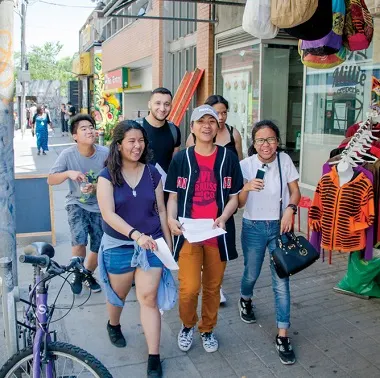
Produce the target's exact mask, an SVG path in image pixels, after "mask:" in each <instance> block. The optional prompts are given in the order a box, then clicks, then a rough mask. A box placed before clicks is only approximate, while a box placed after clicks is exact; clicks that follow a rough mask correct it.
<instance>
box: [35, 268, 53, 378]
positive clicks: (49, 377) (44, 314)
mask: <svg viewBox="0 0 380 378" xmlns="http://www.w3.org/2000/svg"><path fill="white" fill-rule="evenodd" d="M43 278H44V277H43V275H42V274H41V268H39V267H36V277H35V280H36V282H35V288H34V290H33V291H32V292H31V294H30V300H31V302H32V300H33V297H35V299H36V313H37V324H36V328H37V329H36V334H35V335H34V338H33V377H34V378H40V376H41V375H40V364H41V345H42V343H44V358H46V357H47V346H48V344H49V343H50V342H51V337H50V333H49V328H48V321H49V318H51V316H52V312H51V313H50V314H49V307H48V304H47V302H48V286H47V285H45V282H44V281H43ZM52 311H53V310H52ZM43 362H44V361H43ZM45 369H46V370H45V374H46V378H53V377H54V376H53V374H54V369H53V361H51V360H48V361H47V362H46V366H45Z"/></svg>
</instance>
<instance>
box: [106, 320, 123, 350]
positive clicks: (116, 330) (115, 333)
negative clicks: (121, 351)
mask: <svg viewBox="0 0 380 378" xmlns="http://www.w3.org/2000/svg"><path fill="white" fill-rule="evenodd" d="M107 331H108V336H109V338H110V341H111V343H112V345H114V346H115V347H117V348H125V347H126V346H127V342H126V340H125V337H124V336H123V334H122V332H121V326H120V324H119V325H117V326H111V325H110V322H109V321H108V323H107Z"/></svg>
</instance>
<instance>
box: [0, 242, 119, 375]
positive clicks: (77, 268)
mask: <svg viewBox="0 0 380 378" xmlns="http://www.w3.org/2000/svg"><path fill="white" fill-rule="evenodd" d="M24 252H25V255H22V256H20V262H22V263H26V264H31V265H33V269H34V282H33V286H31V287H30V288H29V300H28V301H25V300H22V301H23V302H24V303H26V304H27V307H26V311H25V314H24V319H23V321H22V322H19V321H17V324H18V325H19V327H20V336H22V340H23V343H24V345H23V349H22V350H21V351H20V352H18V353H16V354H14V355H13V356H12V357H11V358H10V359H9V360H8V361H7V362H6V363H5V364H4V365H3V367H2V368H1V369H0V378H27V377H33V378H79V377H81V378H87V377H97V378H112V375H111V373H110V372H109V371H108V370H107V368H106V367H105V366H104V365H102V363H101V362H99V361H98V360H97V359H96V358H95V357H94V356H93V355H91V354H90V353H88V352H86V351H85V350H83V349H81V348H79V347H77V346H74V345H71V344H67V343H64V342H60V341H57V337H56V332H55V331H50V330H49V326H50V323H51V320H52V317H53V314H54V310H55V309H56V308H57V306H56V302H57V299H58V297H59V295H60V293H61V291H62V288H63V286H64V284H65V283H66V281H67V277H63V276H62V275H63V274H65V273H68V274H69V275H70V274H71V273H74V272H75V273H80V274H88V272H87V271H86V269H85V268H84V267H83V258H81V257H74V258H72V259H71V261H70V263H69V265H67V266H62V265H59V264H58V263H57V262H55V261H54V260H53V257H54V248H53V247H52V246H51V245H50V244H47V243H33V244H31V245H30V246H28V247H26V248H25V250H24ZM57 276H60V277H63V278H64V282H63V284H62V286H61V288H60V290H59V291H58V294H57V297H56V298H55V300H54V302H53V304H52V305H48V291H49V282H50V281H51V280H52V279H53V278H55V277H57ZM72 305H73V304H72ZM71 308H72V306H71ZM71 308H70V309H69V311H70V310H71ZM69 311H68V312H69Z"/></svg>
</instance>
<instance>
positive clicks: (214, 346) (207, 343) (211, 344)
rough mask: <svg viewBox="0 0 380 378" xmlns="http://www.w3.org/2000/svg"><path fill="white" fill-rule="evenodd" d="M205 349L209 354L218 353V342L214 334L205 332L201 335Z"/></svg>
mask: <svg viewBox="0 0 380 378" xmlns="http://www.w3.org/2000/svg"><path fill="white" fill-rule="evenodd" d="M201 338H202V343H203V348H204V349H205V351H206V352H208V353H213V352H216V351H217V350H218V348H219V343H218V340H217V339H216V338H215V336H214V333H213V332H212V331H211V332H203V333H201Z"/></svg>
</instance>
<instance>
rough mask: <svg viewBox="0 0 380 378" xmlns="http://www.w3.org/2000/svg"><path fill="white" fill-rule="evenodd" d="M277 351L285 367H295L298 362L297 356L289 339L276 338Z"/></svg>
mask: <svg viewBox="0 0 380 378" xmlns="http://www.w3.org/2000/svg"><path fill="white" fill-rule="evenodd" d="M276 349H277V352H278V355H279V356H280V360H281V362H282V363H283V364H284V365H293V364H294V363H295V362H296V356H295V354H294V352H293V348H292V344H290V339H289V337H281V336H278V335H277V336H276Z"/></svg>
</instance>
